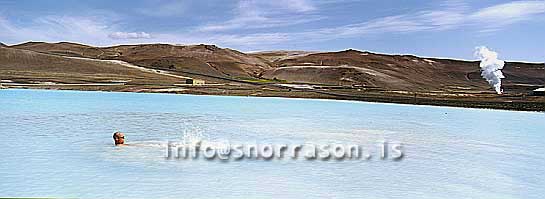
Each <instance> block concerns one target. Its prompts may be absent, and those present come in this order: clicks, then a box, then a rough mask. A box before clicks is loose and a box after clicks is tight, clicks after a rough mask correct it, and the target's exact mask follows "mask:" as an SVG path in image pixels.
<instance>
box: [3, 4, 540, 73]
mask: <svg viewBox="0 0 545 199" xmlns="http://www.w3.org/2000/svg"><path fill="white" fill-rule="evenodd" d="M544 36H545V1H490V0H480V1H471V0H465V1H464V0H445V1H440V0H438V1H424V0H382V1H371V0H336V1H335V0H321V1H320V0H319V1H310V0H271V1H268V0H264V1H254V0H240V1H235V0H233V1H228V0H198V1H173V0H170V1H167V0H145V1H122V0H117V1H106V0H96V1H84V0H41V1H34V0H0V42H3V43H7V44H16V43H22V42H26V41H48V42H57V41H71V42H78V43H84V44H90V45H97V46H107V45H117V44H135V43H171V44H198V43H207V44H216V45H219V46H220V47H228V48H234V49H237V50H241V51H244V52H249V51H262V50H280V49H285V50H316V51H338V50H344V49H348V48H353V49H360V50H367V51H373V52H381V53H390V54H414V55H419V56H427V57H450V58H459V59H475V58H474V57H473V51H474V49H475V47H476V46H487V47H489V48H491V49H493V50H495V51H497V52H498V53H499V56H500V58H501V59H505V60H521V61H532V62H544V61H545V38H544Z"/></svg>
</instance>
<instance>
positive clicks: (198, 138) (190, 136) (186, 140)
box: [181, 127, 209, 146]
mask: <svg viewBox="0 0 545 199" xmlns="http://www.w3.org/2000/svg"><path fill="white" fill-rule="evenodd" d="M207 140H209V139H208V138H207V137H206V136H205V135H204V133H203V131H202V129H200V128H197V127H191V128H184V133H183V135H182V142H181V143H182V144H183V145H185V146H196V145H199V144H200V143H201V142H203V141H207Z"/></svg>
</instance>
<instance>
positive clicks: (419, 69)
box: [0, 42, 545, 92]
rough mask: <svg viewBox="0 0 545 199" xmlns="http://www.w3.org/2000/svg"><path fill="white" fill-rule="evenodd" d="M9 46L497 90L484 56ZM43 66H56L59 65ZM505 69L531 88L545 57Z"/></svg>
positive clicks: (359, 82) (239, 73) (514, 87)
mask: <svg viewBox="0 0 545 199" xmlns="http://www.w3.org/2000/svg"><path fill="white" fill-rule="evenodd" d="M4 49H13V50H11V51H10V54H18V55H17V56H15V57H18V56H21V57H24V58H28V57H31V56H30V54H33V53H32V52H31V51H33V52H39V53H42V54H39V55H40V56H41V57H43V59H45V60H47V59H53V58H52V57H51V56H53V55H55V58H54V59H55V60H61V59H62V60H63V63H64V64H65V65H66V66H62V67H69V68H70V67H79V68H84V67H81V66H83V65H85V64H86V63H85V62H81V61H76V60H74V59H68V58H66V57H84V58H92V59H101V60H122V61H126V62H129V63H132V64H134V65H137V66H142V67H146V68H153V69H161V70H165V71H174V72H176V71H178V72H190V73H196V74H203V75H209V76H214V77H224V78H232V79H260V78H262V79H271V80H272V79H276V80H281V81H284V82H292V83H310V84H323V85H350V86H360V87H369V88H381V89H387V90H404V91H444V92H458V91H468V90H469V91H477V92H478V91H490V87H489V86H488V84H487V82H486V81H485V80H484V79H482V78H481V76H480V71H479V63H478V62H476V61H461V60H451V59H437V58H423V57H416V56H412V55H385V54H377V53H371V52H362V51H357V50H345V51H340V52H308V51H268V52H255V53H242V52H239V51H236V50H232V49H228V48H219V47H217V46H215V45H187V46H182V45H169V44H140V45H120V46H112V47H93V46H87V45H82V44H76V43H68V42H60V43H44V42H28V43H23V44H19V45H14V46H10V47H9V48H4ZM15 49H19V51H15ZM21 50H25V51H21ZM3 51H4V52H1V54H0V57H2V56H3V57H4V59H0V64H1V65H0V70H3V69H5V68H6V58H5V57H6V52H5V51H6V50H3ZM43 53H45V54H43ZM35 55H38V54H35ZM47 55H48V56H47ZM24 60H25V59H23V60H14V59H9V60H8V62H9V64H8V66H10V67H12V68H10V70H17V67H26V65H25V63H27V62H31V63H34V62H37V63H38V62H39V63H41V64H42V65H43V66H44V67H45V66H46V65H47V64H49V62H48V61H44V60H42V58H37V57H36V58H33V59H32V60H28V59H26V60H27V61H26V62H25V61H24ZM17 63H18V64H20V65H17ZM59 67H61V66H59ZM29 70H34V69H32V68H29ZM36 70H38V69H36ZM39 70H56V69H54V68H53V67H52V68H49V69H48V68H40V69H39ZM78 70H79V69H78ZM85 70H90V69H85ZM75 72H77V71H75ZM97 72H99V71H97ZM503 72H504V74H505V76H506V78H505V79H504V80H503V82H504V84H503V85H504V89H505V90H506V92H519V91H520V92H526V91H528V90H530V89H532V88H535V87H538V86H540V85H541V86H542V85H545V65H544V64H531V63H516V62H509V63H507V64H506V65H505V68H504V70H503Z"/></svg>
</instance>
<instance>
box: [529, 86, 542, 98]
mask: <svg viewBox="0 0 545 199" xmlns="http://www.w3.org/2000/svg"><path fill="white" fill-rule="evenodd" d="M531 94H532V95H534V96H545V87H544V88H538V89H535V90H533V91H532V93H531Z"/></svg>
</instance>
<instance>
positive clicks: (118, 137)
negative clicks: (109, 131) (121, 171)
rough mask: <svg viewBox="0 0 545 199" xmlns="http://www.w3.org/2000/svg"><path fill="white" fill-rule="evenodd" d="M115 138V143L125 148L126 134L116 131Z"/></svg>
mask: <svg viewBox="0 0 545 199" xmlns="http://www.w3.org/2000/svg"><path fill="white" fill-rule="evenodd" d="M113 137H114V143H115V145H116V146H124V145H125V134H123V133H121V132H119V131H116V132H115V133H114V135H113Z"/></svg>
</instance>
